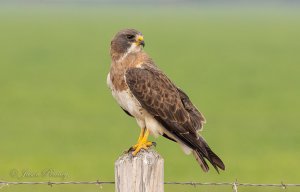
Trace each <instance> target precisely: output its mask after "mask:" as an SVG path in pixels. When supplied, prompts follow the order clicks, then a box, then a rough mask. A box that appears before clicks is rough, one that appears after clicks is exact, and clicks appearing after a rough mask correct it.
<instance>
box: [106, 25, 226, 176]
mask: <svg viewBox="0 0 300 192" xmlns="http://www.w3.org/2000/svg"><path fill="white" fill-rule="evenodd" d="M142 46H144V41H143V38H142V34H141V33H140V32H138V31H136V30H134V29H126V30H122V31H120V32H119V33H117V34H116V36H115V37H114V38H113V40H112V43H111V57H112V65H111V70H110V73H109V74H108V85H109V87H110V88H111V90H112V93H113V96H114V97H115V99H116V100H117V102H118V103H119V104H120V106H121V107H122V109H123V110H124V111H125V112H126V113H127V114H129V115H131V116H133V117H135V118H136V120H137V123H138V124H139V126H140V127H141V128H142V129H144V128H145V129H146V130H149V132H150V133H151V134H153V135H163V136H165V137H166V138H168V139H171V140H173V141H175V142H178V143H179V144H180V145H181V146H182V147H183V149H184V151H185V152H186V153H189V152H192V153H193V154H194V156H195V157H196V159H197V161H198V163H199V164H200V166H201V167H202V169H203V170H204V171H205V172H206V171H208V170H209V167H208V164H207V162H206V160H205V159H207V160H208V161H209V162H210V163H211V164H212V165H213V167H214V168H215V169H216V170H217V171H218V168H220V169H222V170H224V169H225V166H224V164H223V162H222V160H221V159H220V158H219V157H218V156H217V155H216V154H215V153H214V152H213V151H212V150H211V149H210V147H209V146H208V144H207V142H206V141H205V140H204V138H203V137H202V136H200V135H199V133H198V131H199V130H201V129H202V127H203V124H204V123H205V118H204V117H203V115H202V114H201V113H200V112H199V111H198V110H197V108H196V107H195V106H194V105H193V104H192V102H191V101H190V99H189V97H188V96H187V95H186V94H185V93H184V92H183V91H182V90H181V89H179V88H178V87H176V86H175V85H174V84H173V83H172V82H171V80H170V79H169V78H168V77H167V76H166V75H165V74H164V73H163V72H162V71H161V70H159V69H158V68H157V67H156V65H155V64H154V62H153V61H152V59H151V58H150V57H149V56H148V55H147V54H146V53H145V52H144V51H143V50H142Z"/></svg>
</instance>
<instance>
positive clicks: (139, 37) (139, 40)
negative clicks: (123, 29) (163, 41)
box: [135, 35, 145, 47]
mask: <svg viewBox="0 0 300 192" xmlns="http://www.w3.org/2000/svg"><path fill="white" fill-rule="evenodd" d="M135 42H136V44H137V45H142V46H143V47H145V41H144V37H143V36H142V35H137V36H136V39H135Z"/></svg>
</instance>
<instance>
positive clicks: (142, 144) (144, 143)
mask: <svg viewBox="0 0 300 192" xmlns="http://www.w3.org/2000/svg"><path fill="white" fill-rule="evenodd" d="M141 135H142V137H141ZM148 137H149V130H148V129H142V131H141V134H140V137H139V139H138V143H137V144H136V145H134V146H133V147H132V148H133V149H134V151H133V152H132V155H133V156H136V154H137V153H138V152H139V151H140V150H141V149H148V148H149V147H151V146H152V142H151V141H148Z"/></svg>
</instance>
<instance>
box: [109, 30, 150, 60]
mask: <svg viewBox="0 0 300 192" xmlns="http://www.w3.org/2000/svg"><path fill="white" fill-rule="evenodd" d="M144 46H145V42H144V37H143V35H142V33H141V32H139V31H137V30H135V29H124V30H121V31H119V32H118V33H117V34H116V35H115V36H114V38H113V40H112V41H111V47H110V54H111V56H112V58H113V59H119V58H121V57H122V56H123V55H125V54H128V53H131V52H139V51H141V50H142V47H144Z"/></svg>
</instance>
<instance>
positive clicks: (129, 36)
mask: <svg viewBox="0 0 300 192" xmlns="http://www.w3.org/2000/svg"><path fill="white" fill-rule="evenodd" d="M126 38H127V39H129V40H132V39H133V38H134V35H126Z"/></svg>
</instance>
